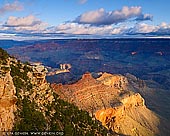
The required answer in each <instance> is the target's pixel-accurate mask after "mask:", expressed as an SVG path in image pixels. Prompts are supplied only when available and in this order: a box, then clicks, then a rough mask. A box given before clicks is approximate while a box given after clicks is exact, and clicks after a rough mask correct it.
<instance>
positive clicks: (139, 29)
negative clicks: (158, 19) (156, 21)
mask: <svg viewBox="0 0 170 136" xmlns="http://www.w3.org/2000/svg"><path fill="white" fill-rule="evenodd" d="M158 29H159V27H158V26H154V25H148V24H146V23H140V24H138V25H136V26H135V27H134V30H135V31H134V32H135V33H151V32H156V31H158Z"/></svg>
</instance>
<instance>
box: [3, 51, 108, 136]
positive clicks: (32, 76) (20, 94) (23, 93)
mask: <svg viewBox="0 0 170 136" xmlns="http://www.w3.org/2000/svg"><path fill="white" fill-rule="evenodd" d="M0 58H1V59H0V135H6V134H5V133H3V132H5V131H18V132H22V131H34V132H35V131H53V132H59V131H60V132H61V133H60V134H59V135H68V136H70V135H99V136H100V135H106V134H107V131H106V129H105V128H104V127H102V126H101V125H100V124H99V122H98V121H96V120H92V118H91V117H90V116H89V115H88V113H87V112H86V111H82V110H79V109H78V108H77V107H75V106H74V105H72V104H69V103H68V102H65V101H63V100H61V99H59V97H58V96H57V95H56V94H55V93H54V91H53V90H52V88H51V87H50V84H49V83H47V81H46V79H45V77H46V73H47V69H46V68H45V67H44V66H43V65H40V64H37V63H34V64H31V65H30V64H29V63H25V64H23V63H21V62H20V61H18V60H16V59H15V58H11V57H10V56H9V55H8V54H7V52H5V51H4V50H2V49H1V48H0Z"/></svg>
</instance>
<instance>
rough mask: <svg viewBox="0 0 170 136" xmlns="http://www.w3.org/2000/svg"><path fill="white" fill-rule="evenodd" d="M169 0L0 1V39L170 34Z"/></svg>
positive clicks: (160, 35) (158, 35)
mask: <svg viewBox="0 0 170 136" xmlns="http://www.w3.org/2000/svg"><path fill="white" fill-rule="evenodd" d="M169 5H170V0H0V39H14V40H30V39H50V38H52V39H54V38H56V39H61V38H115V37H120V38H121V37H170V15H169V13H170V8H169Z"/></svg>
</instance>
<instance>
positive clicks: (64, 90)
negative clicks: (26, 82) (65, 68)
mask: <svg viewBox="0 0 170 136" xmlns="http://www.w3.org/2000/svg"><path fill="white" fill-rule="evenodd" d="M52 87H53V88H54V89H55V91H56V93H57V94H58V95H59V96H60V98H62V99H64V100H67V101H69V102H71V103H74V104H75V105H77V106H78V107H79V108H81V109H84V110H86V111H88V112H89V113H90V114H92V115H94V116H95V117H96V119H97V120H99V121H101V122H102V124H103V125H104V126H105V127H106V128H108V129H109V130H112V131H114V132H116V133H120V134H125V135H132V136H136V135H140V136H152V135H155V134H159V130H158V124H159V118H158V117H157V116H156V115H155V114H154V113H153V112H152V111H150V110H149V109H147V107H146V106H145V102H144V99H143V98H142V97H141V95H140V94H139V93H134V92H133V91H130V89H132V88H130V87H129V85H128V80H127V78H126V77H124V76H122V75H112V74H108V73H103V74H102V76H101V77H99V78H97V79H94V78H93V77H92V76H91V74H90V73H86V74H84V75H83V76H82V78H81V79H80V80H79V81H78V82H76V83H74V84H70V85H62V84H53V85H52Z"/></svg>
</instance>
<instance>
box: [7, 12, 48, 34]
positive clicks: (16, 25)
mask: <svg viewBox="0 0 170 136" xmlns="http://www.w3.org/2000/svg"><path fill="white" fill-rule="evenodd" d="M47 26H48V24H47V23H44V22H42V21H41V20H39V19H38V18H36V17H35V16H33V15H29V16H26V17H13V16H10V17H9V18H8V20H7V21H6V23H5V24H4V28H8V30H14V31H17V32H26V31H30V32H40V31H43V30H45V29H46V27H47Z"/></svg>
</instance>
